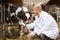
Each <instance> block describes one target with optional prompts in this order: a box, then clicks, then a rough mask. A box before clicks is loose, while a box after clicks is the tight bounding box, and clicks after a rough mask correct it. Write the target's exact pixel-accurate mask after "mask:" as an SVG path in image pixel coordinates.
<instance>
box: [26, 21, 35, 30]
mask: <svg viewBox="0 0 60 40" xmlns="http://www.w3.org/2000/svg"><path fill="white" fill-rule="evenodd" d="M26 26H27V28H28V29H29V30H30V29H33V28H34V27H35V21H34V22H33V23H30V24H27V25H26Z"/></svg>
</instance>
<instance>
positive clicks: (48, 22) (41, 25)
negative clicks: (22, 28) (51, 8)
mask: <svg viewBox="0 0 60 40" xmlns="http://www.w3.org/2000/svg"><path fill="white" fill-rule="evenodd" d="M33 13H34V15H35V21H34V22H33V23H31V24H27V25H26V26H27V28H28V29H29V30H31V29H34V30H33V31H31V32H30V33H29V34H28V35H27V36H30V37H34V35H38V36H41V35H42V37H43V40H55V39H56V38H57V37H58V35H59V30H58V26H57V23H56V21H55V20H54V18H53V17H52V16H51V15H49V14H48V13H47V12H45V11H43V10H42V7H41V5H39V4H36V5H34V7H33Z"/></svg>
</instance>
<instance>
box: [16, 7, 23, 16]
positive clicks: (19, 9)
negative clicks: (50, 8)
mask: <svg viewBox="0 0 60 40" xmlns="http://www.w3.org/2000/svg"><path fill="white" fill-rule="evenodd" d="M21 10H22V8H21V7H18V8H17V10H16V12H15V13H16V15H17V14H18V12H20V11H21Z"/></svg>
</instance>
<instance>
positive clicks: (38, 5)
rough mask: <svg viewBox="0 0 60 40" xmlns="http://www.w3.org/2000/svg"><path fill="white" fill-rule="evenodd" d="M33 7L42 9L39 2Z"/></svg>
mask: <svg viewBox="0 0 60 40" xmlns="http://www.w3.org/2000/svg"><path fill="white" fill-rule="evenodd" d="M34 7H37V8H38V9H39V10H42V7H41V5H40V4H35V5H34Z"/></svg>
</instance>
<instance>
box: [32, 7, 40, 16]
mask: <svg viewBox="0 0 60 40" xmlns="http://www.w3.org/2000/svg"><path fill="white" fill-rule="evenodd" d="M39 12H40V10H39V9H38V8H37V7H34V8H33V13H34V14H35V16H36V15H39Z"/></svg>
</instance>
